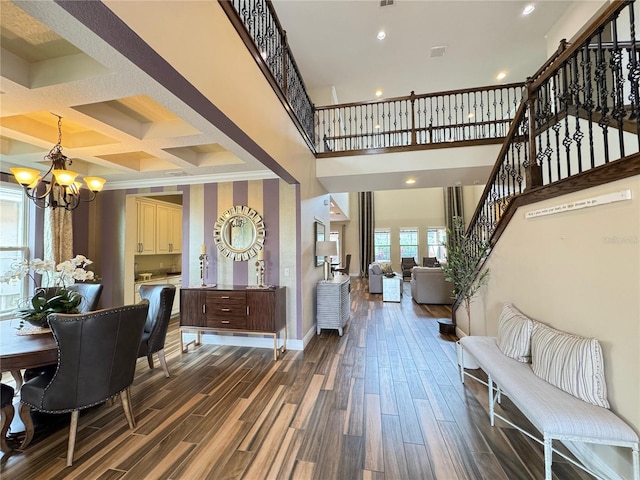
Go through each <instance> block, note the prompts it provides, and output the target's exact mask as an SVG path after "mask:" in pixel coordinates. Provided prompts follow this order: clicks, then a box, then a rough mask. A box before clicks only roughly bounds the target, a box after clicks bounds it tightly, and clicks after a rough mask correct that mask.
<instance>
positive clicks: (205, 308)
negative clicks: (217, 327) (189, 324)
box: [202, 304, 207, 313]
mask: <svg viewBox="0 0 640 480" xmlns="http://www.w3.org/2000/svg"><path fill="white" fill-rule="evenodd" d="M202 313H207V305H206V304H205V305H202Z"/></svg>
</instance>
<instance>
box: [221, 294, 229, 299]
mask: <svg viewBox="0 0 640 480" xmlns="http://www.w3.org/2000/svg"><path fill="white" fill-rule="evenodd" d="M220 298H225V299H228V298H231V297H230V296H228V295H223V296H222V297H220Z"/></svg>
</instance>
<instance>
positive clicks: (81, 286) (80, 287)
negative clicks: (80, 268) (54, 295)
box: [22, 283, 102, 382]
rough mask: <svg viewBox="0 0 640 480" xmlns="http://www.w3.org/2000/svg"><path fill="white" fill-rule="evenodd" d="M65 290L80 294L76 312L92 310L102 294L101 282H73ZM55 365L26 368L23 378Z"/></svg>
mask: <svg viewBox="0 0 640 480" xmlns="http://www.w3.org/2000/svg"><path fill="white" fill-rule="evenodd" d="M65 288H66V289H67V290H73V291H74V292H78V293H79V294H80V295H81V296H82V301H81V302H80V305H78V313H87V312H93V311H94V310H96V309H97V308H98V302H99V301H100V295H101V294H102V284H100V283H74V284H73V285H69V286H68V287H65ZM55 368H56V365H55V364H53V365H44V366H42V367H36V368H27V369H26V370H25V371H24V374H23V376H22V377H23V378H24V381H25V382H27V381H29V380H31V379H32V378H33V377H35V376H37V375H43V374H45V373H47V372H54V371H55Z"/></svg>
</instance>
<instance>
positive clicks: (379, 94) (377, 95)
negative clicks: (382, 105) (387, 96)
mask: <svg viewBox="0 0 640 480" xmlns="http://www.w3.org/2000/svg"><path fill="white" fill-rule="evenodd" d="M381 96H382V90H380V89H378V90H376V97H378V98H379V97H381Z"/></svg>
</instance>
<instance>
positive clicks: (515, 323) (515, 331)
mask: <svg viewBox="0 0 640 480" xmlns="http://www.w3.org/2000/svg"><path fill="white" fill-rule="evenodd" d="M532 330H533V320H531V319H530V318H529V317H527V316H526V315H524V314H523V313H522V312H520V311H519V310H518V309H517V308H516V307H514V306H513V305H510V304H508V303H505V304H504V306H503V307H502V313H501V314H500V319H499V320H498V338H497V339H496V340H497V342H498V348H499V349H500V351H501V352H502V353H503V354H504V355H506V356H507V357H509V358H513V359H514V360H518V361H519V362H523V363H527V362H529V360H531V332H532Z"/></svg>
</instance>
